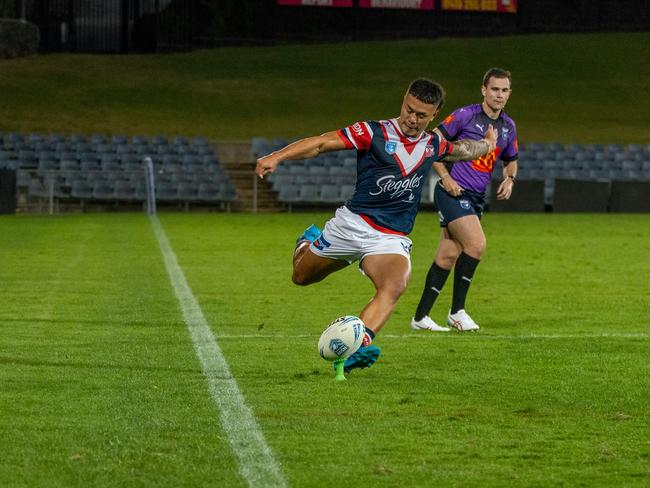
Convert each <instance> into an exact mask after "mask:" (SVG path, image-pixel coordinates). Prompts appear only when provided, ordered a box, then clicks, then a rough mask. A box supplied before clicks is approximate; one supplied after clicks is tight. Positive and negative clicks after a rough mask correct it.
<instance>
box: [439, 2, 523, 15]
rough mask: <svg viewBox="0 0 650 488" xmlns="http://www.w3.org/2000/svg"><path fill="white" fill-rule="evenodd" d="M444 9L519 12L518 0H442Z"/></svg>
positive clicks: (441, 3) (441, 4)
mask: <svg viewBox="0 0 650 488" xmlns="http://www.w3.org/2000/svg"><path fill="white" fill-rule="evenodd" d="M440 6H441V8H442V10H463V11H467V12H503V13H512V14H514V13H517V0H441V2H440Z"/></svg>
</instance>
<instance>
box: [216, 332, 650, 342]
mask: <svg viewBox="0 0 650 488" xmlns="http://www.w3.org/2000/svg"><path fill="white" fill-rule="evenodd" d="M318 336H319V334H318V333H313V334H288V335H285V334H266V335H264V334H239V335H238V334H220V335H218V336H216V337H217V338H218V339H305V338H311V339H314V340H317V339H318ZM378 337H382V338H385V339H422V338H427V337H430V338H436V339H438V338H448V339H455V338H458V337H472V338H474V339H507V340H510V339H607V338H609V337H611V338H632V339H633V338H640V339H646V338H649V337H650V334H647V333H644V332H638V333H634V332H631V333H629V334H628V333H624V332H622V333H608V332H603V333H602V334H526V335H498V334H496V335H495V334H492V335H491V334H485V333H481V332H478V333H474V332H464V333H459V332H453V331H451V332H421V333H416V334H413V333H406V334H404V335H397V334H379V336H378Z"/></svg>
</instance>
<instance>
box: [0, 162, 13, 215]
mask: <svg viewBox="0 0 650 488" xmlns="http://www.w3.org/2000/svg"><path fill="white" fill-rule="evenodd" d="M13 213H16V170H13V169H2V168H0V214H13Z"/></svg>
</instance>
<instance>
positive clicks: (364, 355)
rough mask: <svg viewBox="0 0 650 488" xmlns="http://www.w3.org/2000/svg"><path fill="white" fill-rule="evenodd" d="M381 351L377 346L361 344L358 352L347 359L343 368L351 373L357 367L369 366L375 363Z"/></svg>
mask: <svg viewBox="0 0 650 488" xmlns="http://www.w3.org/2000/svg"><path fill="white" fill-rule="evenodd" d="M380 353H381V349H379V348H378V347H377V346H361V347H360V348H359V350H358V351H357V352H355V353H354V354H353V355H352V356H350V357H349V358H347V359H346V360H345V365H344V366H343V370H344V371H345V372H346V373H349V372H350V371H352V370H353V369H356V368H361V369H363V368H369V367H370V366H372V365H373V364H375V361H377V358H378V357H379V354H380Z"/></svg>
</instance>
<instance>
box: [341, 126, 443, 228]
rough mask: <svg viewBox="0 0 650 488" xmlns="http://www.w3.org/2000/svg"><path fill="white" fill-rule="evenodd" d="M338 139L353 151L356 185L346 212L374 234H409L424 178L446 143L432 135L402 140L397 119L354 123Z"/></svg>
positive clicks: (423, 133)
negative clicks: (351, 214) (355, 161)
mask: <svg viewBox="0 0 650 488" xmlns="http://www.w3.org/2000/svg"><path fill="white" fill-rule="evenodd" d="M338 134H339V136H340V137H341V139H342V140H343V142H345V145H346V147H348V148H349V149H352V148H355V149H356V150H357V183H356V187H355V189H354V194H353V195H352V198H351V199H350V200H348V201H347V202H346V204H345V205H346V207H348V208H349V209H350V210H351V211H352V212H354V213H356V214H358V215H360V216H361V217H362V218H363V219H364V220H365V221H366V222H368V224H370V225H371V226H372V227H374V228H375V229H377V230H380V231H383V232H387V233H393V234H402V235H406V234H408V233H410V232H411V230H412V229H413V224H414V223H415V216H416V214H417V212H418V207H419V205H420V197H421V196H422V190H423V188H424V184H425V182H426V177H427V175H428V173H429V171H430V170H431V167H432V164H433V163H434V162H435V161H438V160H439V159H442V158H444V157H445V156H447V155H448V154H449V153H450V152H451V150H452V145H451V143H448V142H447V141H446V140H445V139H441V138H440V137H439V136H438V134H436V133H431V132H422V134H420V136H419V137H416V138H411V137H407V136H405V135H404V134H403V133H402V131H401V129H400V128H399V125H398V123H397V119H390V120H380V121H379V122H376V121H367V122H357V123H356V124H353V125H351V126H349V127H346V128H344V129H341V130H339V131H338Z"/></svg>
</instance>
